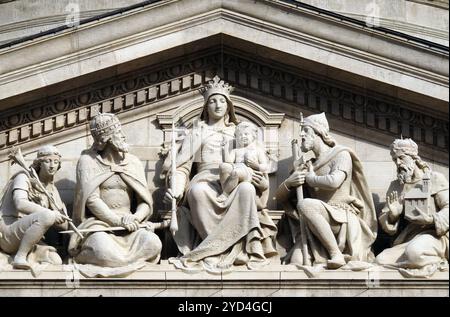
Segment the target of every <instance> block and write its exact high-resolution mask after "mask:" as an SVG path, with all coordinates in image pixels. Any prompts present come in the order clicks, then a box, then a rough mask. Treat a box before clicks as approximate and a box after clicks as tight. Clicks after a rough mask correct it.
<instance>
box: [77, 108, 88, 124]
mask: <svg viewBox="0 0 450 317" xmlns="http://www.w3.org/2000/svg"><path fill="white" fill-rule="evenodd" d="M86 120H87V109H86V108H81V109H80V110H78V123H83V122H85V121H86Z"/></svg>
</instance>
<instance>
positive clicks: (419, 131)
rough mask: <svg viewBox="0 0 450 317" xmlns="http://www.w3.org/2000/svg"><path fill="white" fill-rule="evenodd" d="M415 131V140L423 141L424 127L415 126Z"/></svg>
mask: <svg viewBox="0 0 450 317" xmlns="http://www.w3.org/2000/svg"><path fill="white" fill-rule="evenodd" d="M413 132H414V136H413V140H415V141H416V142H420V141H422V129H421V128H420V127H414V131H413Z"/></svg>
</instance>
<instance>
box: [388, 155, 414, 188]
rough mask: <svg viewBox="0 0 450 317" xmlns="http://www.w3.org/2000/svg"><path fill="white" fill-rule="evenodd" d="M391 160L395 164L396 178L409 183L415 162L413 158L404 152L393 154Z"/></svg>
mask: <svg viewBox="0 0 450 317" xmlns="http://www.w3.org/2000/svg"><path fill="white" fill-rule="evenodd" d="M392 160H393V161H394V163H395V165H396V166H397V179H398V180H399V181H400V183H402V184H405V183H410V182H411V181H412V179H413V176H414V168H415V166H416V163H415V161H414V159H413V158H412V157H411V156H409V155H406V154H399V155H396V154H394V155H393V156H392Z"/></svg>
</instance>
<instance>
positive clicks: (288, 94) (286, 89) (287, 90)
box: [284, 85, 294, 101]
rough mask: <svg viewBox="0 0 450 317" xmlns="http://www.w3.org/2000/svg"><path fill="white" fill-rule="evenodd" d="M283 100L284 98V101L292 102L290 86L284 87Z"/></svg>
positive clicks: (292, 96) (292, 93) (292, 95)
mask: <svg viewBox="0 0 450 317" xmlns="http://www.w3.org/2000/svg"><path fill="white" fill-rule="evenodd" d="M284 98H286V100H289V101H293V100H294V92H293V91H292V86H290V85H286V86H285V87H284Z"/></svg>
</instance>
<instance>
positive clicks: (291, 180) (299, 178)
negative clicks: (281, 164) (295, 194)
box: [284, 171, 306, 189]
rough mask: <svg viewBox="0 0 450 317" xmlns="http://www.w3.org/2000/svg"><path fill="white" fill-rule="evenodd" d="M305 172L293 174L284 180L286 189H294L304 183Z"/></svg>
mask: <svg viewBox="0 0 450 317" xmlns="http://www.w3.org/2000/svg"><path fill="white" fill-rule="evenodd" d="M305 177H306V171H301V172H298V171H297V172H294V173H292V174H291V176H289V177H288V178H287V179H286V180H285V182H284V183H285V184H286V186H287V188H289V189H290V188H295V187H298V186H301V185H303V184H304V183H305Z"/></svg>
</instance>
